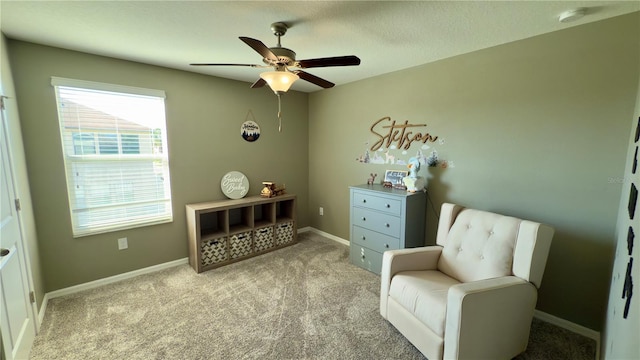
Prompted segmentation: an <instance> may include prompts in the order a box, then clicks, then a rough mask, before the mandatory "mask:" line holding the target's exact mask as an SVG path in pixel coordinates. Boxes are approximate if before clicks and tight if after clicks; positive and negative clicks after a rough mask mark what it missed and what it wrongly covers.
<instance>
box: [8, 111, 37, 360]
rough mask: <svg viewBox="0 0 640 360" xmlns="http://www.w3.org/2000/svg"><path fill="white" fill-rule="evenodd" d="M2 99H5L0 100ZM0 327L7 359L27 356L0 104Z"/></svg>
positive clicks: (19, 254) (19, 252) (27, 325)
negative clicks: (0, 120)
mask: <svg viewBox="0 0 640 360" xmlns="http://www.w3.org/2000/svg"><path fill="white" fill-rule="evenodd" d="M0 100H2V99H0ZM0 113H1V114H2V115H1V118H2V124H0V125H1V126H0V154H1V156H0V157H1V159H0V251H1V253H0V330H1V332H2V347H3V352H4V354H3V355H4V358H5V359H7V360H13V359H26V358H27V357H28V354H29V350H30V349H31V345H32V343H33V339H34V337H35V331H36V327H35V319H34V315H33V312H32V311H31V309H30V306H31V305H30V301H29V285H28V281H27V274H26V268H25V264H24V257H23V241H22V238H21V236H22V234H21V232H20V224H19V223H18V214H17V209H16V203H15V200H16V197H15V191H14V187H13V186H14V183H13V175H12V173H11V170H12V168H11V164H10V157H9V151H8V150H9V146H8V143H7V132H6V130H7V128H6V121H5V120H6V119H5V114H4V109H2V106H0Z"/></svg>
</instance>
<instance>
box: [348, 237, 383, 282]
mask: <svg viewBox="0 0 640 360" xmlns="http://www.w3.org/2000/svg"><path fill="white" fill-rule="evenodd" d="M349 257H350V260H351V263H352V264H354V265H357V266H360V267H361V268H365V269H367V270H369V271H371V272H373V273H376V274H378V275H379V274H380V271H381V270H382V254H381V253H378V252H375V251H373V250H370V249H367V248H364V247H362V246H358V245H355V244H351V249H350V250H349Z"/></svg>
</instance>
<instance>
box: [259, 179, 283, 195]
mask: <svg viewBox="0 0 640 360" xmlns="http://www.w3.org/2000/svg"><path fill="white" fill-rule="evenodd" d="M262 185H264V188H263V189H262V190H261V191H260V196H263V197H268V198H270V197H274V196H278V195H283V194H284V193H285V191H284V190H285V185H284V184H283V185H282V186H281V187H277V186H276V183H274V182H271V181H263V182H262Z"/></svg>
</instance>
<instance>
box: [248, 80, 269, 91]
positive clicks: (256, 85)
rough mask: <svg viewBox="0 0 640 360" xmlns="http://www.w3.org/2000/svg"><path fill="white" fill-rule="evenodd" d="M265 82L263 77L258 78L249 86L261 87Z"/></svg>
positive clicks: (253, 87)
mask: <svg viewBox="0 0 640 360" xmlns="http://www.w3.org/2000/svg"><path fill="white" fill-rule="evenodd" d="M266 83H267V82H266V81H265V80H264V79H263V78H259V79H258V80H256V82H254V83H253V84H251V88H252V89H255V88H260V87H263V86H264V85H265V84H266Z"/></svg>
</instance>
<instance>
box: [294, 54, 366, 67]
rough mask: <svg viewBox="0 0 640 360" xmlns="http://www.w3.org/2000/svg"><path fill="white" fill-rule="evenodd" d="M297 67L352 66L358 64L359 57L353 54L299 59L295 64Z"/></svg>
mask: <svg viewBox="0 0 640 360" xmlns="http://www.w3.org/2000/svg"><path fill="white" fill-rule="evenodd" d="M296 65H297V66H298V67H299V68H302V69H307V68H316V67H328V66H353V65H360V58H358V57H357V56H354V55H348V56H336V57H328V58H318V59H308V60H300V61H298V62H297V64H296Z"/></svg>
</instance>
